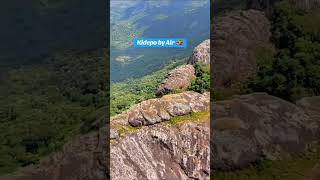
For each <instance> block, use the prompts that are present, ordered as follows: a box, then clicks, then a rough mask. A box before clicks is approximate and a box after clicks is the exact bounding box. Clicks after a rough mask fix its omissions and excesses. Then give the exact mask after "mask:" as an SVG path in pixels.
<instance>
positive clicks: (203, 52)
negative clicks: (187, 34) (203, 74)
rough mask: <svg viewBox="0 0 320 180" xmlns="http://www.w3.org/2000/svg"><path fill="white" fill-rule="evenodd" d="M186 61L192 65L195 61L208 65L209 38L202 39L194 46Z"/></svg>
mask: <svg viewBox="0 0 320 180" xmlns="http://www.w3.org/2000/svg"><path fill="white" fill-rule="evenodd" d="M188 63H190V64H193V65H194V64H196V63H202V64H206V65H210V39H207V40H205V41H203V42H202V43H201V44H199V45H198V46H197V47H195V48H194V50H193V52H192V55H191V57H190V58H189V61H188Z"/></svg>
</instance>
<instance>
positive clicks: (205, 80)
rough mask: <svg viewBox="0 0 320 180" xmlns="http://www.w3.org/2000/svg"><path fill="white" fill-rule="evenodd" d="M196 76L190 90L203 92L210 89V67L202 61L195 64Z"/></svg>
mask: <svg viewBox="0 0 320 180" xmlns="http://www.w3.org/2000/svg"><path fill="white" fill-rule="evenodd" d="M194 67H195V71H196V78H195V79H194V80H193V81H192V83H191V85H190V87H189V90H192V91H195V92H199V93H203V92H205V91H208V90H210V69H209V66H208V65H205V64H202V63H196V64H195V66H194Z"/></svg>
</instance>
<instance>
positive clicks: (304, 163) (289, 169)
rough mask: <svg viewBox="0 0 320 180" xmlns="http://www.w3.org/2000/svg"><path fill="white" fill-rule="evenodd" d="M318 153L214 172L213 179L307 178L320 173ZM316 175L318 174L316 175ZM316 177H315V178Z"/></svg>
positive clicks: (272, 179)
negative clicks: (235, 169)
mask: <svg viewBox="0 0 320 180" xmlns="http://www.w3.org/2000/svg"><path fill="white" fill-rule="evenodd" d="M319 161H320V154H319V152H318V153H310V154H308V155H307V156H304V157H297V158H292V159H286V160H281V161H263V162H260V163H258V164H256V165H253V166H251V167H249V168H247V169H244V170H237V171H229V172H222V171H219V172H216V173H215V175H214V179H215V180H224V179H227V180H260V179H261V180H307V179H311V177H318V178H319V175H320V168H319ZM317 175H318V176H317ZM315 179H316V178H315Z"/></svg>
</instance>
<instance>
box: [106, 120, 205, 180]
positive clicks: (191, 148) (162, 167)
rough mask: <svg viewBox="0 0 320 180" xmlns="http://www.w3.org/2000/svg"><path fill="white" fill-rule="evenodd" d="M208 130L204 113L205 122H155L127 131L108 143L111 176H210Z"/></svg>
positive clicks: (153, 178) (120, 179) (122, 179)
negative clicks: (170, 123)
mask: <svg viewBox="0 0 320 180" xmlns="http://www.w3.org/2000/svg"><path fill="white" fill-rule="evenodd" d="M186 121H188V119H186ZM209 130H210V128H209V116H207V119H206V121H205V123H195V122H185V123H182V124H179V125H165V124H156V125H153V126H147V127H144V128H142V129H140V130H138V131H137V132H132V133H129V134H127V135H125V136H124V137H122V138H121V139H120V140H118V141H116V142H115V143H112V144H111V153H110V157H111V161H110V166H111V179H113V180H128V179H146V180H158V179H159V180H160V179H179V180H180V179H181V180H187V179H203V180H205V179H209V173H210V165H209V160H210V157H209V154H210V151H209V136H210V135H209V134H210V133H209Z"/></svg>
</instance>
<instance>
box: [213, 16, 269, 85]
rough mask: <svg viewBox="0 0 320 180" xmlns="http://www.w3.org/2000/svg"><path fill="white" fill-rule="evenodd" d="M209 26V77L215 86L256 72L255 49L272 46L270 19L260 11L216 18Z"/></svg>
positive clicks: (237, 81)
mask: <svg viewBox="0 0 320 180" xmlns="http://www.w3.org/2000/svg"><path fill="white" fill-rule="evenodd" d="M212 27H213V29H212V32H213V33H212V37H211V38H212V42H213V45H212V48H211V51H212V57H211V58H212V73H213V74H212V77H213V84H214V86H215V88H216V89H223V88H228V89H231V88H232V87H233V86H234V85H236V84H238V83H239V82H241V81H243V80H245V79H247V78H248V77H249V76H251V75H252V74H254V73H255V71H256V69H257V67H256V54H257V51H259V50H260V51H264V49H271V50H272V49H273V45H272V44H271V42H270V38H271V32H270V28H271V26H270V22H269V20H268V19H267V17H266V16H265V14H264V13H263V12H261V11H256V10H249V11H240V12H233V13H230V14H228V15H225V16H222V17H218V18H216V20H215V22H214V24H213V26H212Z"/></svg>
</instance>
